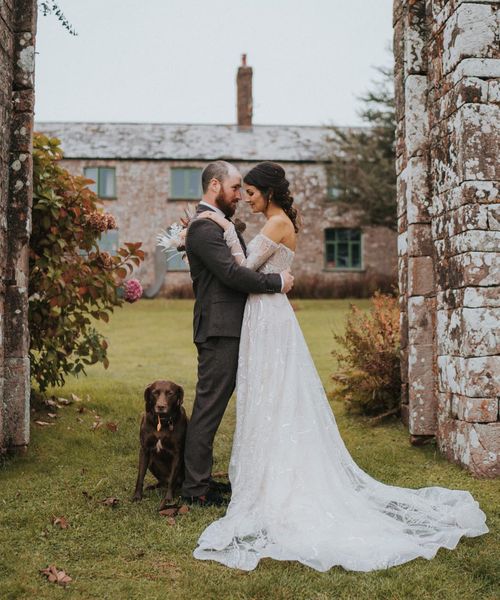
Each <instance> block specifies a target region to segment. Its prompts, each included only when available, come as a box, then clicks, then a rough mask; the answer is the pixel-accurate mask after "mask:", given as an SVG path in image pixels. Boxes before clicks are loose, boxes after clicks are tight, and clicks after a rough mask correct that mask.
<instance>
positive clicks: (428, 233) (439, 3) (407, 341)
mask: <svg viewBox="0 0 500 600" xmlns="http://www.w3.org/2000/svg"><path fill="white" fill-rule="evenodd" d="M499 15H500V11H499V2H498V1H493V0H490V1H488V0H486V1H478V0H475V1H470V2H467V1H464V0H395V2H394V53H395V58H396V66H395V87H396V105H397V111H396V112H397V122H398V126H397V175H398V217H399V274H400V299H401V325H402V371H403V402H404V408H403V415H404V416H405V417H406V421H407V423H408V427H409V431H410V434H411V439H412V441H413V442H415V443H418V442H419V441H421V440H425V439H426V437H427V436H431V435H435V436H436V438H437V442H438V446H439V448H440V450H441V451H442V452H443V453H444V454H445V455H446V456H447V457H448V458H449V459H450V460H453V461H455V462H458V463H460V464H462V465H464V466H465V467H467V468H468V469H469V470H470V471H471V472H472V473H474V474H475V475H477V476H485V477H493V476H495V475H497V474H499V472H500V471H499V462H500V457H499V438H500V423H499V406H498V402H499V396H500V204H499V200H498V188H499V181H500V163H499V155H500V153H499V150H500V107H499V104H500V85H499V81H500V80H499V78H500V25H499Z"/></svg>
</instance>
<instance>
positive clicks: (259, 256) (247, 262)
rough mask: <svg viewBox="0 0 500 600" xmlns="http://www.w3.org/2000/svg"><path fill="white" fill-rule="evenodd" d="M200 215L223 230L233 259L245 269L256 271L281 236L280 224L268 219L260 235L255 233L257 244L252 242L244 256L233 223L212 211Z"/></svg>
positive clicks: (272, 251) (274, 250) (274, 249)
mask: <svg viewBox="0 0 500 600" xmlns="http://www.w3.org/2000/svg"><path fill="white" fill-rule="evenodd" d="M200 217H202V218H207V219H211V220H212V221H215V222H216V223H217V224H218V225H219V226H220V227H222V229H223V230H224V241H225V242H226V244H227V245H228V247H229V249H230V250H231V254H232V255H233V257H234V260H235V261H236V262H237V263H238V264H239V265H242V266H243V267H247V269H252V271H256V270H257V269H258V268H259V267H260V266H261V265H262V264H263V263H264V262H265V261H266V260H267V259H268V258H269V257H270V256H271V255H272V254H274V252H276V249H277V247H278V243H279V242H280V241H281V239H282V237H283V232H282V231H281V225H280V223H279V222H277V221H274V219H272V218H271V219H269V220H268V221H267V223H266V225H265V226H264V228H263V230H262V231H261V234H262V235H260V234H259V235H257V239H258V244H253V247H252V251H251V252H250V253H249V254H248V256H246V257H245V253H244V252H243V248H242V247H241V243H240V240H239V238H238V235H237V233H236V229H235V227H234V224H233V223H231V222H230V221H228V220H227V219H224V218H223V217H221V216H220V215H218V214H216V213H215V212H213V211H205V212H204V213H201V215H200Z"/></svg>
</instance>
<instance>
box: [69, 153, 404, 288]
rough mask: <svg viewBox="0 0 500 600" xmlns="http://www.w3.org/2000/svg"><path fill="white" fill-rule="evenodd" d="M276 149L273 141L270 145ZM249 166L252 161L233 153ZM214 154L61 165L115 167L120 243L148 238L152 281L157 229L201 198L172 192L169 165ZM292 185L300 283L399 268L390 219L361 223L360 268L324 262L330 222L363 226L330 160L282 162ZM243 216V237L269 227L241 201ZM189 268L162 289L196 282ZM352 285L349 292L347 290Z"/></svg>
mask: <svg viewBox="0 0 500 600" xmlns="http://www.w3.org/2000/svg"><path fill="white" fill-rule="evenodd" d="M270 153H271V154H272V149H270ZM232 162H233V163H234V164H235V165H236V166H237V167H238V168H239V169H240V171H241V172H242V173H245V172H246V171H248V170H249V169H250V168H251V167H252V166H253V164H255V163H251V162H243V161H232ZM207 163H208V161H167V160H156V161H151V160H119V161H117V160H77V159H65V160H63V161H62V165H63V166H64V167H66V168H67V169H68V170H69V171H71V172H72V173H74V174H79V175H81V174H83V171H84V168H85V167H88V166H100V167H104V166H106V167H114V168H115V169H116V187H117V199H116V200H104V201H103V202H104V206H105V208H106V210H107V211H109V212H111V213H112V214H113V215H114V216H115V217H116V220H117V223H118V227H119V240H120V243H122V242H126V241H141V242H142V243H143V248H144V250H145V251H146V259H145V261H144V263H143V265H142V266H141V267H140V268H139V269H138V270H137V271H136V273H135V276H137V277H138V278H139V279H140V280H141V283H142V284H143V286H145V287H146V288H147V287H148V286H149V285H151V284H152V283H153V281H154V279H155V260H154V257H155V245H156V239H155V238H156V234H157V233H158V232H159V231H160V230H161V229H164V228H166V227H167V226H168V225H171V224H172V223H174V222H176V221H177V222H178V221H179V219H180V217H182V216H183V215H184V211H185V209H186V208H187V207H188V206H191V207H195V206H196V205H197V201H185V200H180V201H179V200H172V199H169V194H170V169H171V168H175V167H197V168H203V167H205V166H206V164H207ZM283 164H284V167H285V169H286V172H287V175H288V177H289V180H290V183H291V188H292V192H293V195H294V199H295V202H296V205H297V207H298V209H299V210H300V212H301V216H302V227H301V230H300V234H299V243H298V248H297V257H296V260H295V263H294V266H293V271H294V275H295V276H296V278H297V285H299V284H300V285H301V286H302V287H307V286H308V285H311V286H314V285H318V283H319V284H323V285H324V284H325V283H328V284H331V289H332V290H333V293H336V292H337V293H340V294H341V295H343V294H344V293H345V294H349V291H350V290H355V291H357V290H360V289H363V287H365V286H369V285H371V286H374V285H376V283H377V282H385V283H386V285H389V284H390V282H391V281H392V280H394V282H395V281H396V276H397V252H396V245H397V241H396V237H397V234H396V233H395V232H392V231H390V230H389V229H387V228H385V227H364V226H363V227H361V229H362V240H363V241H362V248H363V259H362V269H361V270H358V271H347V270H345V271H331V270H327V269H326V267H325V249H324V247H325V243H324V237H325V234H324V230H325V229H326V228H328V227H345V228H357V227H358V226H359V223H360V216H359V212H356V211H354V210H350V209H349V208H348V207H346V205H345V204H339V203H338V202H336V201H334V200H329V199H328V197H327V168H326V166H325V165H324V164H321V163H316V164H315V163H298V162H297V163H283ZM236 217H238V218H239V219H241V220H242V221H244V222H245V223H246V224H247V229H246V231H245V233H244V237H245V239H246V240H247V241H249V240H250V239H251V238H252V237H253V236H254V235H255V234H256V233H257V232H258V231H259V229H260V228H261V227H262V225H263V220H262V217H261V216H260V217H259V216H257V215H252V214H251V212H250V210H249V209H248V207H246V206H245V203H244V201H242V202H240V204H239V207H238V211H237V214H236ZM190 286H191V279H190V277H189V273H185V272H175V271H172V272H167V274H166V276H165V281H164V285H163V287H162V290H161V292H160V294H163V295H169V294H171V293H173V292H175V291H176V290H178V289H179V287H182V288H184V289H187V288H190ZM344 290H345V292H344Z"/></svg>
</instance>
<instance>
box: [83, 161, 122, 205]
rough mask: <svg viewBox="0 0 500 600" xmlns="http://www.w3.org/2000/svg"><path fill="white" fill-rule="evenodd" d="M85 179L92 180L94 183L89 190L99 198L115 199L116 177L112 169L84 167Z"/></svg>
mask: <svg viewBox="0 0 500 600" xmlns="http://www.w3.org/2000/svg"><path fill="white" fill-rule="evenodd" d="M83 172H84V174H85V177H87V179H93V180H94V181H95V183H93V184H92V185H89V188H90V189H91V190H92V191H93V192H95V193H96V194H97V195H98V196H99V198H112V199H115V198H116V175H115V168H114V167H85V169H84V170H83Z"/></svg>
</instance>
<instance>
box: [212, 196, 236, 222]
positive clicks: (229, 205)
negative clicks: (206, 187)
mask: <svg viewBox="0 0 500 600" xmlns="http://www.w3.org/2000/svg"><path fill="white" fill-rule="evenodd" d="M215 204H217V207H218V208H220V209H221V211H222V212H223V213H224V214H225V215H226V217H232V216H233V215H234V213H235V212H236V202H231V201H228V200H227V199H226V195H225V193H224V190H221V191H220V192H219V195H218V196H217V198H215Z"/></svg>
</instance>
